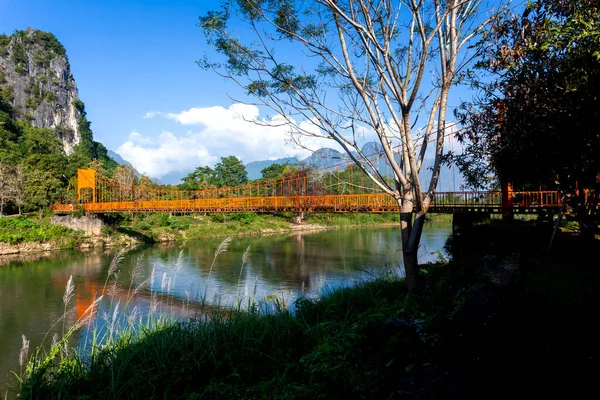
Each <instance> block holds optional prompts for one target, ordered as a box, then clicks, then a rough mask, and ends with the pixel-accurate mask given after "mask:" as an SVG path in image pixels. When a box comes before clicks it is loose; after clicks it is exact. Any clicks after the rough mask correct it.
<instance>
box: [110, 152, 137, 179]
mask: <svg viewBox="0 0 600 400" xmlns="http://www.w3.org/2000/svg"><path fill="white" fill-rule="evenodd" d="M107 154H108V156H109V157H110V158H112V159H113V160H115V161H116V162H117V164H121V165H124V166H126V167H129V168H131V169H132V170H133V171H134V172H135V176H137V177H138V178H139V177H140V176H142V174H140V173H139V172H138V171H137V169H135V168H134V167H133V165H131V163H130V162H129V161H127V160H125V159H124V158H123V157H121V156H120V155H118V154H117V153H115V152H114V151H112V150H108V151H107Z"/></svg>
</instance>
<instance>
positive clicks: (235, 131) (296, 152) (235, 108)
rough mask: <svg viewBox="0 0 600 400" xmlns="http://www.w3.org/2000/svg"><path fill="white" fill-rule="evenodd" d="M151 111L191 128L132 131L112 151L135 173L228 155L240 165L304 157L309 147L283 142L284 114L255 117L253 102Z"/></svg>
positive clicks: (313, 142) (185, 167)
mask: <svg viewBox="0 0 600 400" xmlns="http://www.w3.org/2000/svg"><path fill="white" fill-rule="evenodd" d="M157 115H163V116H166V118H168V119H172V120H174V121H177V122H178V123H180V124H182V125H186V126H191V127H192V128H191V129H192V130H188V131H187V132H186V133H182V134H181V135H176V134H173V133H171V132H163V133H162V134H161V135H160V138H158V139H153V138H151V137H149V136H145V135H142V134H140V133H138V132H132V133H131V134H130V135H129V138H128V140H127V141H126V142H125V143H123V144H122V145H121V146H120V147H119V148H118V149H117V153H118V154H119V155H120V156H122V157H123V158H124V159H126V160H127V161H129V162H130V163H131V164H133V166H134V167H135V168H136V169H137V170H138V171H140V172H141V173H144V174H147V175H149V176H151V177H153V178H161V177H163V176H165V175H167V174H169V173H170V172H178V171H179V172H183V171H186V172H187V171H191V170H193V169H194V168H195V167H197V166H199V165H214V164H215V163H216V162H217V161H218V160H219V159H220V157H223V156H228V155H232V154H233V155H235V156H237V157H238V158H240V159H242V160H243V161H244V162H245V163H248V162H252V161H256V160H265V159H275V158H281V157H294V156H295V157H299V158H304V157H307V156H309V155H310V151H308V150H306V149H302V148H299V147H298V146H295V145H294V144H293V143H289V139H290V135H289V132H290V127H289V126H288V125H286V124H285V121H286V120H285V118H284V117H282V116H276V117H274V118H273V119H272V120H269V121H267V120H264V119H262V120H261V119H259V109H258V107H256V106H253V105H246V104H233V105H231V106H230V107H229V108H224V107H221V106H213V107H204V108H202V107H194V108H191V109H189V110H183V111H181V112H180V113H177V114H175V113H168V114H164V113H159V112H149V113H147V114H146V116H147V117H148V118H150V117H153V116H157ZM252 121H255V122H252ZM300 125H301V126H302V127H303V128H305V129H307V130H310V131H311V132H315V133H318V129H317V128H316V127H315V126H314V125H312V124H311V123H309V122H307V121H303V122H301V124H300ZM194 127H195V128H194ZM171 130H172V131H173V129H171ZM303 144H304V145H306V146H307V147H309V148H311V149H318V148H319V147H322V146H323V145H328V144H329V142H328V141H323V140H319V139H315V138H308V139H307V140H306V141H303Z"/></svg>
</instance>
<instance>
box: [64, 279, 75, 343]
mask: <svg viewBox="0 0 600 400" xmlns="http://www.w3.org/2000/svg"><path fill="white" fill-rule="evenodd" d="M74 292H75V285H74V284H73V275H71V276H70V277H69V280H68V281H67V286H66V287H65V293H64V294H63V304H64V305H65V306H64V309H63V315H62V317H61V318H62V320H63V321H62V322H63V325H62V334H63V336H64V334H65V326H66V322H67V308H68V307H69V303H70V302H71V299H72V298H73V293H74Z"/></svg>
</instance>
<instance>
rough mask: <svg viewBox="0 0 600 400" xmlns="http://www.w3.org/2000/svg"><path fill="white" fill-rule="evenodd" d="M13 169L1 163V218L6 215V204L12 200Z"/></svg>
mask: <svg viewBox="0 0 600 400" xmlns="http://www.w3.org/2000/svg"><path fill="white" fill-rule="evenodd" d="M12 179H13V167H12V166H11V165H9V164H6V163H2V162H0V217H2V216H3V215H4V204H5V203H6V201H8V200H10V199H11V198H12V194H13V191H12V184H11V181H12Z"/></svg>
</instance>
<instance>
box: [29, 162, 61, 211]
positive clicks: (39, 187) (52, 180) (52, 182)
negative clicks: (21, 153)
mask: <svg viewBox="0 0 600 400" xmlns="http://www.w3.org/2000/svg"><path fill="white" fill-rule="evenodd" d="M61 186H62V184H61V181H60V180H59V179H58V178H56V177H54V176H53V175H52V173H51V172H49V171H44V170H41V169H31V170H29V171H28V177H27V180H26V182H25V188H24V189H25V190H24V191H25V195H24V197H25V203H26V204H27V208H28V209H29V210H42V209H44V208H46V207H48V206H49V205H50V204H52V203H53V202H54V201H55V200H56V198H57V196H58V192H59V190H60V188H61Z"/></svg>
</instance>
